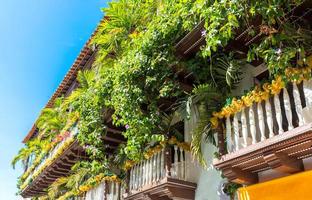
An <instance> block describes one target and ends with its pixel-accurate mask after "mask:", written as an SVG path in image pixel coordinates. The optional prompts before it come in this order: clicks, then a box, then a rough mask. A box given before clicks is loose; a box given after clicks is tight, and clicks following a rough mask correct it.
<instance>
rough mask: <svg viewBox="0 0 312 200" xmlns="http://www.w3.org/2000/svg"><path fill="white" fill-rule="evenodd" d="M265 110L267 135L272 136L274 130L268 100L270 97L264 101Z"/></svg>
mask: <svg viewBox="0 0 312 200" xmlns="http://www.w3.org/2000/svg"><path fill="white" fill-rule="evenodd" d="M265 112H266V116H267V118H266V122H267V125H268V128H269V137H270V138H271V137H273V136H274V132H273V126H274V125H273V117H272V106H271V102H270V98H269V99H267V100H266V101H265Z"/></svg>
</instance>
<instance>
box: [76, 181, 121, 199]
mask: <svg viewBox="0 0 312 200" xmlns="http://www.w3.org/2000/svg"><path fill="white" fill-rule="evenodd" d="M123 191H124V190H123V188H122V187H121V184H120V183H118V182H110V181H104V182H102V183H101V184H99V185H98V186H96V187H95V188H93V189H91V190H89V191H88V192H86V193H85V194H84V195H83V196H81V197H79V200H121V199H122V194H123Z"/></svg>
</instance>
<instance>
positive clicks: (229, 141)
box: [226, 116, 233, 152]
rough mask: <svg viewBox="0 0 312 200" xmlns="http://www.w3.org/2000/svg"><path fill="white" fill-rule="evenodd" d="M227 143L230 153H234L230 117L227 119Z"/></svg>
mask: <svg viewBox="0 0 312 200" xmlns="http://www.w3.org/2000/svg"><path fill="white" fill-rule="evenodd" d="M226 143H227V150H228V152H232V150H233V149H232V147H233V141H232V125H231V119H230V116H228V117H227V118H226Z"/></svg>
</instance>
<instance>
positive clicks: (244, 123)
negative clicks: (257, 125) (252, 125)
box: [241, 108, 248, 147]
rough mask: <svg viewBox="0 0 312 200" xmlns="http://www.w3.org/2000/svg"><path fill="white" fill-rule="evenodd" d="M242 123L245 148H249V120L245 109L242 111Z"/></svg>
mask: <svg viewBox="0 0 312 200" xmlns="http://www.w3.org/2000/svg"><path fill="white" fill-rule="evenodd" d="M241 121H242V134H243V140H244V143H243V147H247V145H248V129H247V119H246V112H245V108H243V109H242V112H241Z"/></svg>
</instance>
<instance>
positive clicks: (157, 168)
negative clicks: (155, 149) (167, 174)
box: [155, 153, 160, 181]
mask: <svg viewBox="0 0 312 200" xmlns="http://www.w3.org/2000/svg"><path fill="white" fill-rule="evenodd" d="M155 163H156V165H155V181H158V177H159V170H160V169H159V166H160V165H159V164H158V153H156V154H155Z"/></svg>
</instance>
